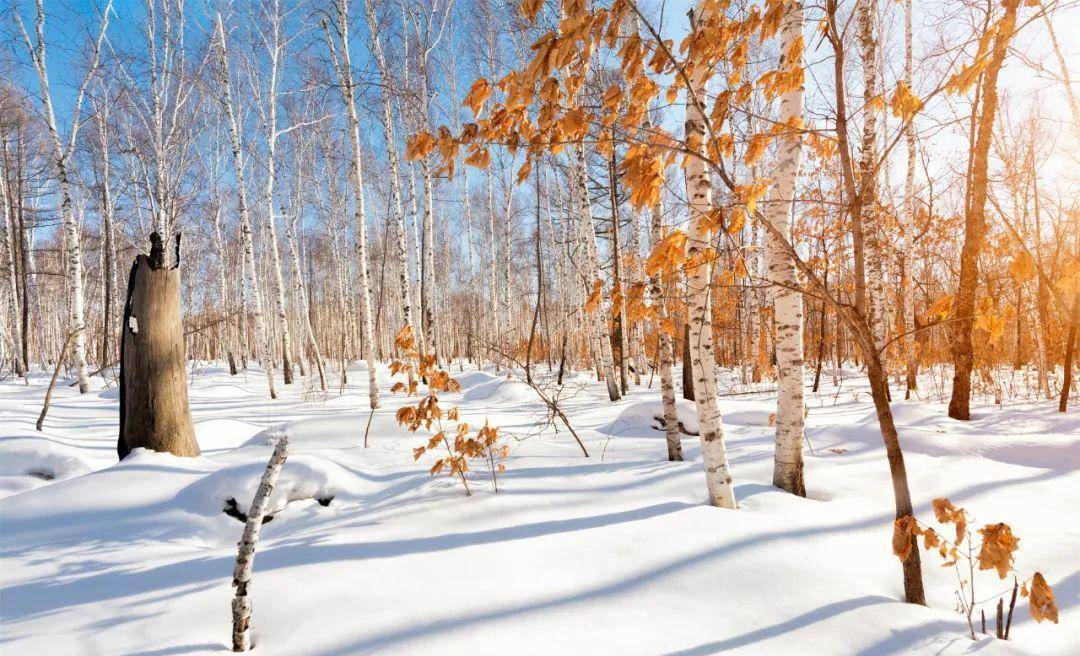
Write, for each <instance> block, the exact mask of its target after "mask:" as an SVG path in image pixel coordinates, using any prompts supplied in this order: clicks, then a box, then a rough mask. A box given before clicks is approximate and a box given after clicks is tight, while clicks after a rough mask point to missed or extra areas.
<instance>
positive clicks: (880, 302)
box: [858, 0, 885, 360]
mask: <svg viewBox="0 0 1080 656" xmlns="http://www.w3.org/2000/svg"><path fill="white" fill-rule="evenodd" d="M858 11H859V14H858V28H859V45H860V48H861V50H862V72H863V107H864V109H863V111H864V112H865V116H864V117H863V134H862V152H861V153H860V154H861V158H860V161H859V173H860V176H859V184H860V191H861V193H862V200H863V202H862V203H861V204H860V207H861V208H862V211H861V215H860V216H859V217H858V220H859V221H861V222H862V227H863V250H864V258H865V261H866V312H867V316H868V317H869V319H870V328H871V331H872V333H873V336H874V345H875V346H876V347H877V348H881V347H882V346H883V345H884V344H885V278H884V272H883V265H882V261H881V238H880V235H881V229H880V228H881V226H879V225H878V221H877V216H878V214H877V211H878V210H877V198H878V194H877V169H876V167H877V137H878V134H877V112H878V110H876V109H875V108H874V103H873V99H874V97H875V96H877V94H878V87H879V84H880V83H879V80H878V65H877V47H878V43H877V35H876V34H875V33H874V26H875V24H876V22H877V0H864V2H862V3H861V4H860V5H859V10H858ZM882 359H883V360H884V354H883V355H882Z"/></svg>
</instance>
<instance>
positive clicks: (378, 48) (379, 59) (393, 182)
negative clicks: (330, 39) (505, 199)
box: [364, 0, 472, 332]
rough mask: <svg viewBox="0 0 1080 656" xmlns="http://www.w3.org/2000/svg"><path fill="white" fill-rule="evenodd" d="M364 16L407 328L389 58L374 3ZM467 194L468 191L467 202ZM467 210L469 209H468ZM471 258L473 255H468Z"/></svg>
mask: <svg viewBox="0 0 1080 656" xmlns="http://www.w3.org/2000/svg"><path fill="white" fill-rule="evenodd" d="M364 14H365V16H366V17H367V24H368V29H369V30H370V31H371V47H372V52H373V53H374V54H375V63H376V64H377V67H378V70H379V82H380V84H381V85H382V88H381V90H380V92H379V100H380V103H381V108H382V113H381V114H380V115H379V119H380V120H381V121H382V128H383V140H384V141H385V142H386V161H387V164H388V165H389V168H390V212H391V214H393V217H394V236H395V238H396V243H397V270H398V283H399V284H400V286H401V307H402V313H403V314H404V322H405V325H406V326H409V327H410V328H412V329H413V330H414V332H415V326H414V325H413V323H414V322H413V304H412V291H411V289H410V284H409V251H408V237H407V234H406V231H405V212H404V207H403V203H402V199H401V165H400V160H399V158H398V151H397V137H396V135H395V133H394V121H393V117H392V116H393V112H392V109H391V105H390V83H391V76H390V74H389V71H388V69H387V65H386V56H385V54H384V53H383V49H382V39H381V38H380V36H379V28H378V21H377V19H376V16H375V5H374V2H373V0H364ZM467 201H468V191H467V187H466V202H467ZM466 209H468V206H467V205H466ZM469 252H470V254H471V253H472V251H471V250H470V251H469ZM470 271H471V265H470Z"/></svg>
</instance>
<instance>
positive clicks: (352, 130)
mask: <svg viewBox="0 0 1080 656" xmlns="http://www.w3.org/2000/svg"><path fill="white" fill-rule="evenodd" d="M337 10H338V25H337V29H338V35H339V37H340V38H341V57H340V59H339V58H338V56H337V55H336V54H335V52H334V44H333V40H332V39H331V38H330V35H329V33H327V42H328V44H329V46H330V55H331V58H332V59H333V62H334V68H335V70H337V74H338V80H339V81H340V82H341V93H342V97H343V100H344V102H345V110H346V112H347V114H348V118H349V142H350V145H351V147H352V155H353V157H352V159H353V162H352V171H351V173H352V175H351V176H350V179H351V181H352V184H353V194H354V210H353V214H354V217H355V221H356V226H355V228H356V259H357V262H356V265H357V268H358V269H359V274H360V327H361V329H362V331H363V332H362V335H361V341H363V342H364V355H365V358H366V360H367V366H368V403H369V407H370V408H372V409H375V408H378V407H379V386H378V383H377V382H376V380H375V325H374V321H373V317H372V312H371V285H370V282H369V277H370V274H369V271H368V255H367V246H368V245H367V212H366V211H365V208H364V169H363V163H362V160H361V158H362V157H363V149H362V146H361V142H360V118H359V115H358V114H357V112H356V94H355V84H354V82H353V77H352V58H351V57H350V55H349V23H348V20H349V19H348V7H347V0H338V6H337Z"/></svg>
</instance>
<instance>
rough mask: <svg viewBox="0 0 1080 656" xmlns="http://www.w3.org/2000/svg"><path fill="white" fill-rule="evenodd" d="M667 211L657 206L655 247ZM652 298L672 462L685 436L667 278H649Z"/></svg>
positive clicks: (679, 455) (654, 213) (654, 211)
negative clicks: (677, 405) (673, 376)
mask: <svg viewBox="0 0 1080 656" xmlns="http://www.w3.org/2000/svg"><path fill="white" fill-rule="evenodd" d="M664 236H665V234H664V208H663V205H662V204H660V203H657V204H656V205H655V206H653V209H652V232H651V235H650V239H651V240H652V243H653V244H654V245H655V244H658V243H660V240H662V239H663V238H664ZM649 295H650V296H651V297H652V299H651V300H652V303H653V307H655V308H656V322H657V326H656V328H657V334H658V335H659V339H660V353H659V359H660V398H661V401H662V403H663V408H664V435H665V437H666V440H667V452H668V460H669V461H672V462H674V461H676V460H682V459H683V454H682V434H681V431H680V430H679V415H678V413H677V412H676V410H675V385H674V384H673V382H672V379H671V364H672V361H673V359H674V357H673V354H672V349H671V334H670V333H669V327H668V323H669V321H670V319H669V318H668V311H667V298H666V295H665V289H664V279H663V274H662V273H660V272H657V273H654V274H653V275H652V276H650V277H649Z"/></svg>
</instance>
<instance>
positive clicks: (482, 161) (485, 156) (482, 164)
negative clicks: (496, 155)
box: [465, 148, 491, 169]
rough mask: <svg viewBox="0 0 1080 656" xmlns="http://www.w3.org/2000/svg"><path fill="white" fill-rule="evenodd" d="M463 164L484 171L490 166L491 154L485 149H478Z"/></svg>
mask: <svg viewBox="0 0 1080 656" xmlns="http://www.w3.org/2000/svg"><path fill="white" fill-rule="evenodd" d="M465 163H466V164H468V165H469V166H475V167H476V168H478V169H486V168H487V167H488V165H489V164H491V153H489V152H488V149H487V148H480V149H479V150H476V151H474V152H473V153H472V154H471V155H469V156H468V157H466V158H465Z"/></svg>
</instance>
